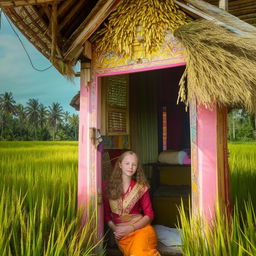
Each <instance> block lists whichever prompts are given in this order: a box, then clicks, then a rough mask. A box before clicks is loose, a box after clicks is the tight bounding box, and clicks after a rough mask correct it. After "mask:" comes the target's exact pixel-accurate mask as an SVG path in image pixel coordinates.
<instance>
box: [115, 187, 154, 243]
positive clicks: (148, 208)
mask: <svg viewBox="0 0 256 256" xmlns="http://www.w3.org/2000/svg"><path fill="white" fill-rule="evenodd" d="M139 203H140V206H141V208H142V211H143V213H144V216H143V218H141V219H140V220H139V221H137V222H136V223H133V224H129V225H125V226H116V231H115V232H114V235H115V237H116V239H121V238H122V237H124V236H126V235H128V234H129V233H131V232H134V231H135V230H137V229H140V228H144V227H145V226H147V225H148V224H150V223H151V221H152V219H153V218H154V212H153V210H152V205H151V200H150V196H149V192H148V191H147V192H146V193H145V194H144V195H143V196H142V197H141V199H140V201H139Z"/></svg>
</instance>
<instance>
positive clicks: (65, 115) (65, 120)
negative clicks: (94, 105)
mask: <svg viewBox="0 0 256 256" xmlns="http://www.w3.org/2000/svg"><path fill="white" fill-rule="evenodd" d="M69 118H70V113H69V112H68V111H65V112H64V113H63V121H64V122H65V123H67V122H68V120H69Z"/></svg>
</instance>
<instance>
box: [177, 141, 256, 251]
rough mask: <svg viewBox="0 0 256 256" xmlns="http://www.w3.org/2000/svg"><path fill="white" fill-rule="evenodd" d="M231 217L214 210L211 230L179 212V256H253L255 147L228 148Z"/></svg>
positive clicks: (255, 233) (255, 243)
mask: <svg viewBox="0 0 256 256" xmlns="http://www.w3.org/2000/svg"><path fill="white" fill-rule="evenodd" d="M229 150H230V156H229V165H230V171H231V189H232V200H233V205H234V207H233V213H232V216H231V218H229V217H227V215H226V214H224V213H223V212H220V211H219V209H216V219H215V221H214V222H213V223H211V226H209V225H208V224H207V222H205V221H202V220H201V219H199V218H198V217H196V216H192V214H191V212H190V213H189V216H187V214H186V213H185V212H186V211H185V210H184V208H183V206H182V207H181V208H180V219H181V220H180V224H179V226H180V228H182V236H181V237H182V242H183V247H182V253H183V254H184V255H186V256H198V255H203V256H204V255H205V256H213V255H214V256H219V255H220V256H222V255H223V256H226V255H227V256H245V255H250V256H255V255H256V214H255V209H256V207H255V206H256V204H255V203H256V196H255V184H256V143H247V144H230V145H229Z"/></svg>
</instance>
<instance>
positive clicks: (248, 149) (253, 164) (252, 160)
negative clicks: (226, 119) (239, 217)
mask: <svg viewBox="0 0 256 256" xmlns="http://www.w3.org/2000/svg"><path fill="white" fill-rule="evenodd" d="M229 167H230V179H231V196H232V201H233V202H234V203H235V202H236V201H237V202H238V205H239V206H240V208H239V210H240V211H245V209H244V201H248V200H251V202H252V204H253V206H254V208H255V207H256V193H254V190H255V184H256V143H255V142H251V143H230V144H229Z"/></svg>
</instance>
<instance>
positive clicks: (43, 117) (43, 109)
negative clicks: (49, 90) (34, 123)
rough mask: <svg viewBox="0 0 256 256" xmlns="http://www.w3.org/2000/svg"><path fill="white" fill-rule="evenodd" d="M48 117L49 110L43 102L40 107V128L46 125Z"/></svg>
mask: <svg viewBox="0 0 256 256" xmlns="http://www.w3.org/2000/svg"><path fill="white" fill-rule="evenodd" d="M47 118H48V110H47V108H46V107H45V106H44V105H43V104H40V105H39V109H38V123H39V126H40V128H43V127H45V125H46V123H47Z"/></svg>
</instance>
